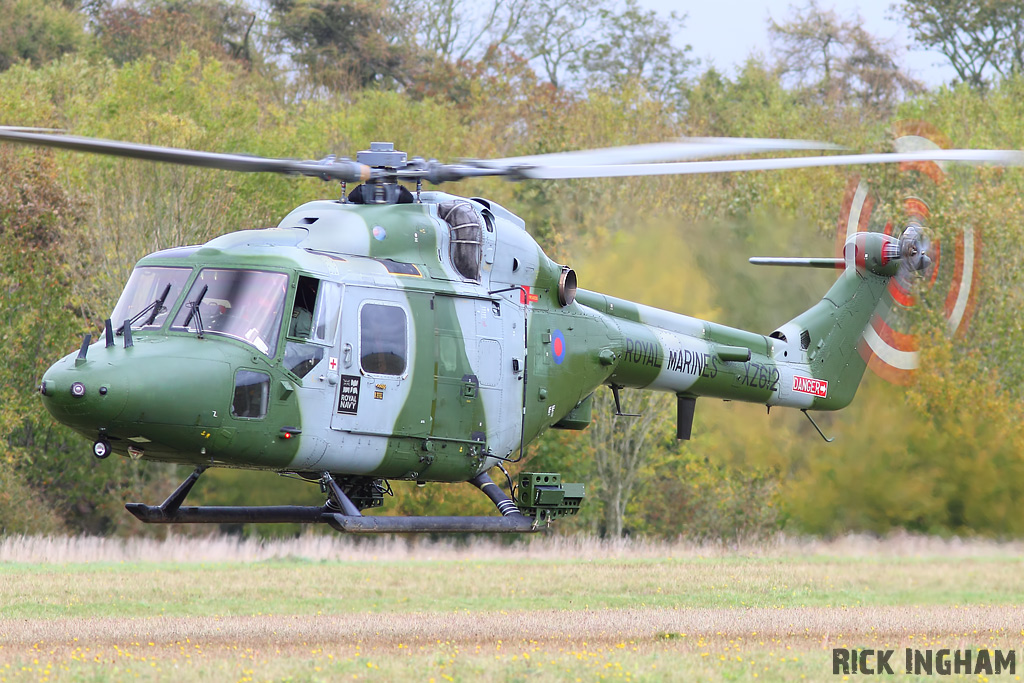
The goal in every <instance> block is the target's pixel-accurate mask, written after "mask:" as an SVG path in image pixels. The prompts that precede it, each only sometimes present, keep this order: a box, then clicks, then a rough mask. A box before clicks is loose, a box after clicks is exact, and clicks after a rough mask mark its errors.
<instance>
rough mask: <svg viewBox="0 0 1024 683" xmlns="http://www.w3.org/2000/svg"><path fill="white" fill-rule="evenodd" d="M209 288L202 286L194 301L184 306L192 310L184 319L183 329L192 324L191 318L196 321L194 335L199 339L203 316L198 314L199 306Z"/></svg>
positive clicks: (201, 331) (201, 334)
mask: <svg viewBox="0 0 1024 683" xmlns="http://www.w3.org/2000/svg"><path fill="white" fill-rule="evenodd" d="M209 288H210V286H209V285H203V288H202V289H201V290H200V291H199V296H197V297H196V299H195V301H189V302H188V303H187V304H186V306H188V307H189V308H191V309H192V310H191V311H189V312H188V317H187V318H185V327H186V328H187V327H188V324H189V323H190V322H192V318H195V319H196V334H198V335H199V338H200V339H202V338H203V315H202V314H201V313H200V312H199V304H201V303H203V297H204V296H206V290H208V289H209Z"/></svg>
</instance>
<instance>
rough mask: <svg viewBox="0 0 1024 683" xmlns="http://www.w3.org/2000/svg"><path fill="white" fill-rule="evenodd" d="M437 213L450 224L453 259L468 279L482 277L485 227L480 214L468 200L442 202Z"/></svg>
mask: <svg viewBox="0 0 1024 683" xmlns="http://www.w3.org/2000/svg"><path fill="white" fill-rule="evenodd" d="M437 215H438V216H440V217H441V219H442V220H444V221H445V222H446V223H447V224H448V235H449V241H450V243H451V250H450V251H451V260H452V265H453V266H455V270H457V271H459V274H460V275H462V277H464V278H466V279H467V280H479V279H480V260H481V258H482V257H483V227H484V222H483V219H482V218H481V217H480V214H479V213H477V212H476V210H475V209H474V208H473V207H472V206H471V205H470V204H469V202H466V201H451V202H441V203H440V204H438V205H437Z"/></svg>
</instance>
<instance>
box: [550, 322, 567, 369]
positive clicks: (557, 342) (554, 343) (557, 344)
mask: <svg viewBox="0 0 1024 683" xmlns="http://www.w3.org/2000/svg"><path fill="white" fill-rule="evenodd" d="M551 357H552V358H554V359H555V363H556V364H557V365H561V364H562V361H563V360H565V335H564V334H562V331H561V330H555V331H554V332H552V333H551Z"/></svg>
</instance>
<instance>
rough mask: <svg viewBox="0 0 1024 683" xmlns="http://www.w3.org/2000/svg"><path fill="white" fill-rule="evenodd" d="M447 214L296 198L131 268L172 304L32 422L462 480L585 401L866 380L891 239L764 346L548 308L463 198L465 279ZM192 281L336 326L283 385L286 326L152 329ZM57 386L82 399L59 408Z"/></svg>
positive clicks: (426, 200)
mask: <svg viewBox="0 0 1024 683" xmlns="http://www.w3.org/2000/svg"><path fill="white" fill-rule="evenodd" d="M456 199H460V198H457V197H453V196H451V195H448V194H445V193H441V192H425V193H423V195H422V203H412V204H392V205H360V204H352V203H341V202H336V201H315V202H311V203H308V204H305V205H303V206H301V207H299V208H297V209H295V210H294V211H292V212H291V213H290V214H289V215H288V216H286V217H285V218H284V219H283V220H282V221H281V223H280V224H279V226H278V227H277V228H273V229H266V230H248V231H241V232H234V233H229V234H226V235H223V236H221V237H218V238H216V239H214V240H211V241H210V242H208V243H207V244H205V245H202V246H194V247H181V248H176V249H169V250H165V251H161V252H157V253H155V254H151V255H149V256H146V257H145V258H143V259H142V260H141V261H139V263H138V267H146V266H170V267H179V268H181V267H185V268H190V269H191V275H189V280H188V282H187V283H186V284H185V286H184V288H183V289H182V290H181V291H180V292H179V293H178V297H177V301H174V302H170V301H168V302H166V305H167V307H168V308H169V309H170V313H169V315H167V317H166V319H165V320H164V322H163V324H162V325H161V326H158V327H147V328H143V329H139V330H136V331H134V332H133V338H134V345H133V346H130V347H128V348H125V347H124V345H123V344H122V341H121V339H120V338H119V339H118V340H117V341H116V343H115V344H114V345H113V346H109V347H107V346H105V345H104V341H103V339H102V338H101V339H100V340H99V341H97V342H96V343H94V344H92V345H91V347H90V348H89V349H88V354H87V359H86V360H85V361H82V360H81V359H76V356H77V352H76V353H71V354H69V355H68V356H66V357H64V358H63V359H61V360H60V361H58V362H57V363H55V364H54V365H53V367H51V368H50V369H49V370H48V371H47V372H46V374H45V376H44V378H43V387H44V391H43V394H44V395H43V401H44V403H45V405H46V407H47V409H48V410H49V411H50V412H51V413H52V414H53V416H54V417H55V418H56V419H57V420H59V421H61V422H63V423H64V424H67V425H69V426H71V427H72V428H74V429H75V430H77V431H78V432H80V433H81V434H83V435H84V436H86V437H87V438H89V439H93V440H95V439H97V438H98V437H100V436H102V437H104V438H107V439H109V440H110V442H111V444H112V446H113V450H114V452H116V453H118V454H121V455H126V454H128V453H129V450H128V449H129V447H131V448H132V453H131V454H132V456H133V457H144V458H146V459H152V460H161V461H169V462H179V463H191V464H196V465H212V466H227V467H245V468H257V469H266V470H274V471H288V472H299V473H302V474H304V475H307V476H310V477H312V478H318V477H319V475H320V473H323V472H330V473H332V474H334V475H335V476H337V475H349V476H353V475H354V476H366V477H372V478H384V479H409V480H418V481H466V480H468V479H470V478H472V477H474V476H475V475H476V474H478V473H480V472H482V471H485V470H487V469H489V468H491V467H492V466H494V465H495V464H497V463H498V461H499V460H498V459H499V458H515V457H516V456H518V454H519V452H520V450H521V449H522V448H523V447H524V446H525V444H527V443H529V442H530V441H531V440H533V439H534V438H536V437H537V436H538V435H539V434H541V433H542V432H543V431H545V430H546V429H548V428H551V427H556V428H568V429H583V428H585V427H586V426H587V425H589V423H590V397H591V396H592V394H593V393H594V391H595V390H596V389H597V388H599V387H600V386H601V385H607V384H614V385H619V386H623V387H636V388H646V389H651V390H656V391H667V392H673V393H676V394H678V395H680V396H684V397H699V396H709V397H717V398H724V399H731V400H738V401H748V402H756V403H763V404H766V405H769V406H788V407H794V408H800V409H813V410H836V409H839V408H842V407H844V406H846V405H847V404H848V403H849V402H850V401H851V400H852V399H853V396H854V393H855V391H856V388H857V385H858V383H859V382H860V379H861V376H862V375H863V372H864V369H865V364H864V361H863V360H862V358H861V356H860V354H859V353H858V352H857V348H856V346H857V342H858V340H859V339H860V336H861V332H862V330H863V329H864V327H865V326H867V324H868V321H869V318H870V316H871V314H872V312H873V311H874V310H875V307H876V305H877V304H878V301H879V300H880V298H881V297H882V294H883V292H884V291H885V287H886V283H887V282H888V279H889V277H890V276H891V275H893V273H894V272H895V264H894V263H892V262H887V261H886V259H885V258H884V256H883V253H884V249H883V246H884V245H885V244H888V243H889V242H891V241H892V238H887V237H884V236H882V235H869V234H863V233H861V234H857V235H855V236H853V237H851V238H850V240H849V242H848V244H847V254H846V259H847V263H846V268H845V270H843V271H841V273H840V276H839V279H838V281H837V282H836V284H835V285H834V286H833V287H832V288H831V289H830V290H829V292H828V293H827V294H826V296H825V298H824V299H822V300H821V301H820V302H819V303H817V304H816V305H815V306H814V307H812V308H811V309H810V310H808V311H806V312H805V313H803V314H801V315H800V316H798V317H796V318H795V319H794V320H792V321H790V322H788V323H786V324H785V325H783V326H782V327H780V328H779V329H778V330H776V331H775V332H773V333H772V334H771V335H770V336H764V335H760V334H755V333H752V332H746V331H743V330H738V329H733V328H729V327H724V326H722V325H717V324H714V323H710V322H705V321H702V320H697V319H695V318H690V317H687V316H684V315H679V314H675V313H670V312H666V311H662V310H658V309H655V308H651V307H647V306H643V305H639V304H635V303H631V302H629V301H624V300H621V299H615V298H613V297H610V296H605V295H602V294H597V293H594V292H589V291H584V290H580V291H579V292H578V294H577V296H576V299H575V301H574V302H572V303H569V304H568V305H565V306H562V305H560V303H559V297H558V287H559V278H560V277H561V276H562V273H563V266H561V265H559V264H556V263H554V262H553V261H551V260H550V259H549V258H548V257H547V256H546V255H545V254H544V253H543V252H542V251H541V249H540V248H539V246H538V245H537V244H536V242H535V241H534V240H533V239H532V238H531V237H530V235H529V234H528V233H527V232H526V230H525V225H524V223H523V221H522V220H520V219H519V218H518V217H516V216H514V215H513V214H511V213H510V212H509V211H507V210H506V209H504V208H502V207H500V206H498V205H496V204H494V203H491V202H489V201H487V200H483V199H471V200H464V201H469V202H470V203H471V205H472V207H473V208H474V209H475V210H476V211H477V212H478V213H479V214H480V215H481V216H482V217H483V219H484V226H485V229H484V230H483V248H482V263H481V270H480V278H479V281H474V280H471V279H467V278H466V277H463V276H462V275H461V274H460V273H459V272H458V270H457V269H456V268H455V267H453V264H452V262H451V260H450V258H449V254H450V247H451V239H452V237H451V232H450V230H449V225H448V224H447V223H446V222H445V221H444V220H442V219H441V218H440V217H439V215H438V204H439V203H441V202H446V201H451V200H456ZM410 266H412V267H411V268H410ZM201 268H240V269H253V270H259V271H271V272H279V273H284V274H286V275H287V276H288V290H287V294H286V308H285V310H284V312H283V317H284V320H285V321H288V320H290V319H291V315H292V310H291V307H292V302H293V300H294V297H295V292H296V288H297V287H298V284H299V277H300V276H306V277H309V278H316V279H318V280H320V281H321V282H335V283H339V284H340V285H341V287H342V297H341V301H342V303H341V314H340V324H339V325H338V326H337V327H338V329H337V330H336V331H335V333H333V334H329V335H328V339H326V340H325V341H324V343H323V344H320V345H319V346H320V351H322V358H320V359H319V361H318V362H317V363H316V365H315V366H313V367H312V369H311V371H309V372H308V373H306V374H305V376H304V377H299V376H298V375H296V374H293V373H292V372H291V371H289V370H288V369H286V367H285V365H284V358H283V354H284V351H285V347H286V344H287V343H288V339H289V337H288V332H289V330H288V327H289V326H288V325H287V324H282V325H281V326H280V333H279V334H280V336H279V338H278V339H277V344H276V353H275V354H274V355H273V356H268V355H266V354H265V353H261V352H260V351H259V349H257V348H256V347H254V346H253V345H251V344H249V343H246V342H245V341H244V340H242V339H238V338H233V337H228V336H223V335H219V334H214V333H208V334H206V335H205V337H204V338H202V339H199V338H198V336H197V334H196V331H195V330H192V329H183V328H181V327H178V328H177V329H171V327H170V325H171V321H172V320H174V319H175V317H176V316H177V312H178V310H179V309H180V308H181V307H182V306H183V305H184V304H185V299H186V293H187V292H188V291H189V288H190V287H191V285H192V282H193V281H194V280H195V278H196V277H197V273H198V272H199V270H200V269H201ZM369 304H377V305H381V306H393V307H398V308H400V309H401V310H402V311H404V312H405V315H406V320H407V326H406V329H407V346H408V349H407V364H406V368H405V371H404V372H403V374H401V375H386V374H373V373H369V372H367V371H366V370H365V369H364V368H363V367H362V363H363V361H362V360H361V358H362V356H361V347H360V345H361V342H362V340H361V337H360V322H359V320H360V318H359V312H360V310H361V309H362V307H363V306H365V305H369ZM114 324H115V326H116V325H118V324H119V321H115V323H114ZM293 343H297V342H295V340H293ZM313 346H316V344H313ZM240 370H249V371H255V372H260V373H265V374H266V375H269V377H270V383H269V387H270V391H269V401H268V405H267V409H266V414H265V416H263V417H260V418H243V417H236V416H235V415H233V414H232V409H231V406H232V395H233V391H234V379H233V378H235V377H236V376H237V373H238V372H239V371H240ZM75 382H80V383H81V384H82V385H84V387H85V395H84V396H81V397H75V396H72V394H71V391H70V388H71V385H72V384H73V383H75ZM356 384H358V400H357V408H356V409H354V410H351V411H350V412H345V411H341V410H339V401H340V400H341V398H342V396H341V392H342V388H343V387H348V388H349V390H350V391H352V390H353V388H354V387H355V385H356ZM101 388H102V389H103V391H102V392H101V391H100V390H101ZM349 398H350V399H351V398H352V397H351V396H350V397H349ZM349 405H350V404H349ZM282 428H286V429H285V430H282ZM288 429H290V430H292V435H288V436H286V435H285V431H287V430H288Z"/></svg>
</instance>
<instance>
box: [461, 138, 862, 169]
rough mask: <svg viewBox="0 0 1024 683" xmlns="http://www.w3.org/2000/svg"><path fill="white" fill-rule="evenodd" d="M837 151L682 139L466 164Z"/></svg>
mask: <svg viewBox="0 0 1024 683" xmlns="http://www.w3.org/2000/svg"><path fill="white" fill-rule="evenodd" d="M815 149H817V150H838V149H843V148H842V147H841V146H839V145H833V144H831V143H828V142H818V141H816V140H779V139H773V138H680V139H679V140H676V141H673V142H656V143H652V144H645V145H625V146H622V147H604V148H601V149H585V150H576V151H572V152H555V153H552V154H534V155H532V156H522V157H506V158H504V159H467V160H465V161H464V162H463V163H465V164H468V165H472V166H481V167H484V168H509V167H521V166H531V167H532V166H607V165H612V164H616V165H617V164H642V163H649V162H657V161H683V160H686V159H704V158H707V157H714V156H734V155H738V154H756V153H758V152H781V151H806V150H815Z"/></svg>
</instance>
